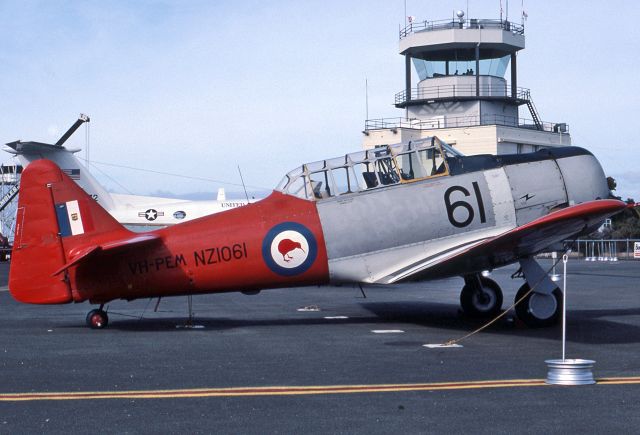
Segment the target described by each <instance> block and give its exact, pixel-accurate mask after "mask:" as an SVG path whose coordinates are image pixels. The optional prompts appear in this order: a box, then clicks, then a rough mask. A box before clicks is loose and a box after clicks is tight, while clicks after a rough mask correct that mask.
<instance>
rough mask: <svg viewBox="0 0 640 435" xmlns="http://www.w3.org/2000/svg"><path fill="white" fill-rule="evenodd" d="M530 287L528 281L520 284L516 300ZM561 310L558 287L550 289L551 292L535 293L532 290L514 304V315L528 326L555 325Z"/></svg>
mask: <svg viewBox="0 0 640 435" xmlns="http://www.w3.org/2000/svg"><path fill="white" fill-rule="evenodd" d="M530 289H531V287H529V284H528V283H526V282H525V283H524V284H522V287H520V289H519V290H518V293H516V301H519V300H520V299H521V298H522V297H523V296H524V295H526V294H527V292H529V290H530ZM561 312H562V291H560V289H559V288H558V287H556V288H555V289H554V290H552V292H551V294H545V293H536V292H535V290H534V291H532V292H531V293H529V294H528V295H527V296H526V297H525V298H524V299H523V300H522V301H521V302H520V303H519V304H518V305H516V315H517V316H518V318H519V319H520V320H522V322H523V323H524V324H525V325H527V326H528V327H530V328H544V327H546V326H553V325H555V324H556V323H557V322H558V319H559V318H560V313H561Z"/></svg>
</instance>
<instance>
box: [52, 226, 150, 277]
mask: <svg viewBox="0 0 640 435" xmlns="http://www.w3.org/2000/svg"><path fill="white" fill-rule="evenodd" d="M155 240H160V236H158V235H156V234H137V235H134V236H132V237H127V238H124V239H120V240H110V241H108V242H105V243H102V244H100V245H92V246H88V247H83V248H82V249H79V250H77V251H76V252H73V250H72V251H71V252H69V257H70V258H71V261H69V262H67V263H66V264H64V265H63V266H62V267H61V268H60V269H58V270H56V271H55V272H53V274H52V276H56V275H58V274H60V273H62V272H64V271H65V270H67V269H68V268H70V267H71V266H75V265H76V264H79V263H81V262H82V261H84V260H86V259H88V258H90V257H91V256H92V255H94V254H97V253H98V252H108V251H115V250H118V249H120V248H124V247H131V246H134V245H137V246H141V245H144V244H147V243H150V242H153V241H155Z"/></svg>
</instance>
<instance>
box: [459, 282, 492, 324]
mask: <svg viewBox="0 0 640 435" xmlns="http://www.w3.org/2000/svg"><path fill="white" fill-rule="evenodd" d="M460 305H461V306H462V310H463V311H464V312H465V314H467V315H468V316H471V317H487V318H489V317H494V316H496V315H498V313H499V312H500V310H501V309H502V290H501V289H500V286H499V285H498V283H496V282H495V281H494V280H492V279H489V278H485V277H483V276H480V275H468V276H465V277H464V287H462V292H461V293H460Z"/></svg>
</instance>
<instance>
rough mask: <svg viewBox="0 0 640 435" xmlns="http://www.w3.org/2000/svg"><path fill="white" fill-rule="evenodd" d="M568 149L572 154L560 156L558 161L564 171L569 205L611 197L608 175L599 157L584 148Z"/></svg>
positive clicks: (561, 170)
mask: <svg viewBox="0 0 640 435" xmlns="http://www.w3.org/2000/svg"><path fill="white" fill-rule="evenodd" d="M568 149H569V150H571V151H570V153H568V154H570V155H567V156H563V157H560V156H558V157H557V158H556V162H557V163H558V167H559V168H560V172H561V173H562V178H563V180H564V185H565V189H566V191H567V199H568V201H569V205H573V204H580V203H582V202H585V201H593V200H596V199H607V198H610V196H611V191H610V190H609V187H608V185H607V177H606V176H605V174H604V171H603V170H602V166H601V165H600V162H599V161H598V159H596V158H595V156H594V155H593V154H591V153H590V152H589V151H587V150H585V149H583V148H579V147H570V148H568Z"/></svg>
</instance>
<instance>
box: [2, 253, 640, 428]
mask: <svg viewBox="0 0 640 435" xmlns="http://www.w3.org/2000/svg"><path fill="white" fill-rule="evenodd" d="M543 264H544V265H548V264H549V262H548V261H545V262H544V263H543ZM568 268H569V269H568V270H569V273H568V275H567V278H568V279H567V282H568V289H569V290H568V293H567V295H568V303H567V306H568V314H567V316H568V329H567V357H568V358H587V359H593V360H595V361H596V364H595V366H594V369H593V372H594V375H595V376H596V378H597V379H598V381H599V382H598V383H597V384H596V385H590V386H573V387H566V386H565V387H562V386H549V385H545V384H544V382H543V381H544V378H545V377H546V374H547V367H546V365H545V362H544V361H545V360H546V359H551V358H560V357H561V341H560V337H561V329H560V328H559V327H554V328H547V329H540V330H532V329H527V328H525V327H523V326H522V325H520V324H519V322H518V321H515V320H514V319H513V315H512V313H508V314H507V316H505V318H503V319H501V320H499V321H497V322H496V323H495V324H493V325H491V326H490V327H489V328H487V329H486V330H484V331H482V332H480V333H477V334H475V335H472V336H471V337H469V338H466V339H464V340H463V341H461V342H460V344H461V345H462V346H463V347H461V348H436V349H430V348H426V347H424V346H423V345H424V344H437V343H444V342H446V341H448V340H450V339H457V338H460V337H463V336H465V335H466V334H468V333H469V332H471V331H473V330H474V329H476V328H478V327H480V326H481V325H482V322H479V321H476V320H472V319H468V318H466V317H464V316H462V315H461V314H460V310H459V301H458V298H459V291H460V288H461V286H462V280H461V279H449V280H443V281H433V282H426V283H419V284H408V285H401V286H394V287H387V288H365V294H366V298H364V297H363V294H362V293H361V292H360V290H359V289H357V288H353V287H330V288H300V289H278V290H269V291H265V292H262V293H260V294H258V295H255V296H246V295H243V294H239V293H238V294H236V293H233V294H218V295H206V296H197V297H194V298H193V310H194V312H195V318H194V321H193V324H194V325H195V326H196V328H184V327H183V326H184V325H185V324H186V323H187V321H188V319H187V316H188V305H187V298H186V297H181V298H171V299H166V300H162V301H161V303H160V305H159V307H158V310H157V312H154V308H155V305H156V301H147V300H144V301H134V302H131V303H127V302H124V301H117V302H114V303H111V304H110V305H109V307H108V310H109V316H110V325H109V327H108V329H105V330H91V329H89V328H87V327H86V326H85V321H84V318H85V316H86V314H87V312H88V311H89V310H90V308H91V307H90V306H89V305H88V304H78V305H63V306H30V305H23V304H19V303H17V302H15V301H14V300H13V299H12V298H11V296H10V294H9V293H8V292H7V291H6V279H7V278H6V275H7V270H8V266H7V265H6V263H2V264H0V284H1V285H4V287H2V291H0V434H5V433H7V434H9V433H11V434H19V433H29V434H31V433H89V432H98V433H243V434H244V433H250V434H251V433H256V434H271V433H287V434H289V433H367V434H376V433H392V432H393V433H445V432H446V433H450V432H453V433H462V432H464V433H492V434H495V433H541V432H543V433H569V432H571V433H576V432H587V433H603V432H607V433H609V432H619V433H637V432H638V427H640V403H639V401H640V358H639V356H640V294H639V293H640V289H639V286H638V284H639V283H640V261H638V262H633V261H624V262H622V261H621V262H617V263H592V262H585V261H582V260H570V261H569V263H568ZM560 269H561V267H560ZM514 271H515V268H505V269H503V270H499V271H495V272H494V273H493V275H492V278H493V279H495V280H496V281H498V283H500V284H501V285H502V286H503V291H504V293H505V303H504V305H503V308H505V309H506V308H508V307H509V305H511V303H512V302H513V297H514V295H515V292H516V291H517V288H518V287H519V286H520V284H521V280H512V279H511V278H510V275H511V273H513V272H514ZM560 271H561V270H560ZM316 308H317V310H316ZM374 331H376V332H374ZM481 381H490V382H481Z"/></svg>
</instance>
